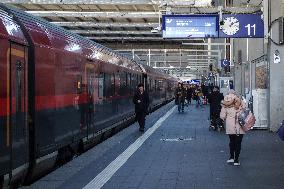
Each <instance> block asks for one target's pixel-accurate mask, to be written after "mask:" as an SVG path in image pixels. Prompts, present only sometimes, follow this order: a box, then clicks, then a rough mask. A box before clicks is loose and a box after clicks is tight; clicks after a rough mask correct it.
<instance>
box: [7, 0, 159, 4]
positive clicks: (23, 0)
mask: <svg viewBox="0 0 284 189" xmlns="http://www.w3.org/2000/svg"><path fill="white" fill-rule="evenodd" d="M2 2H3V3H16V4H46V5H50V4H61V5H63V4H76V5H77V4H84V5H93V4H97V5H106V4H109V5H141V4H154V3H156V2H153V1H152V0H88V1H82V0H2Z"/></svg>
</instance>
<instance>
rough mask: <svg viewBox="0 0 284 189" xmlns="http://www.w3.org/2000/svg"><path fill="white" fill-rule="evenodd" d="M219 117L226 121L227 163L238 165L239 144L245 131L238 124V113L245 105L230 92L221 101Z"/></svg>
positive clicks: (232, 91)
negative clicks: (228, 151)
mask: <svg viewBox="0 0 284 189" xmlns="http://www.w3.org/2000/svg"><path fill="white" fill-rule="evenodd" d="M221 104H222V109H221V113H220V117H221V119H222V120H224V121H226V134H227V135H228V136H229V139H230V143H229V147H230V158H229V159H228V160H227V163H229V164H231V163H233V164H234V165H236V166H238V165H240V161H239V156H240V152H241V144H242V139H243V135H244V134H245V131H244V130H243V129H242V127H241V126H240V124H239V123H238V113H239V112H240V111H241V110H242V109H243V108H245V103H243V101H242V100H241V99H240V98H239V97H238V96H237V95H236V93H235V91H234V90H230V91H229V93H228V95H226V96H225V98H224V100H223V101H222V103H221Z"/></svg>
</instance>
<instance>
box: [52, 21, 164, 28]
mask: <svg viewBox="0 0 284 189" xmlns="http://www.w3.org/2000/svg"><path fill="white" fill-rule="evenodd" d="M51 23H52V24H56V25H58V26H65V27H113V28H117V27H119V28H120V27H125V28H134V27H138V28H147V27H158V26H159V23H153V22H152V23H151V22H149V23H139V22H138V23H135V22H132V23H128V22H115V23H105V22H51Z"/></svg>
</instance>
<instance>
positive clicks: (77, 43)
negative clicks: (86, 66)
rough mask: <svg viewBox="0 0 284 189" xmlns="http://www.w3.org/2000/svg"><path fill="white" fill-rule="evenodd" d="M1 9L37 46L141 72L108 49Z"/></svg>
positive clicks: (25, 15) (30, 18)
mask: <svg viewBox="0 0 284 189" xmlns="http://www.w3.org/2000/svg"><path fill="white" fill-rule="evenodd" d="M1 7H2V9H4V11H7V12H8V14H9V13H11V14H12V15H13V16H15V17H16V18H17V19H18V20H19V21H20V22H21V23H22V24H23V25H24V27H25V28H26V29H27V31H28V33H29V35H30V36H31V38H32V40H33V43H35V44H39V45H41V46H46V47H49V48H54V49H57V50H61V51H67V52H70V53H76V54H80V55H81V56H85V57H86V58H87V59H89V60H91V61H96V60H101V61H103V62H109V63H111V64H116V65H119V66H122V67H126V68H128V69H132V70H135V71H139V72H141V69H140V67H139V66H138V64H136V63H135V62H134V61H132V60H130V59H128V58H127V57H125V56H123V55H122V54H119V53H117V52H115V51H113V50H111V49H110V48H108V47H105V46H103V45H101V44H99V43H96V42H94V41H92V40H89V39H87V38H84V37H82V36H80V35H78V34H75V33H72V32H70V31H68V30H65V29H64V28H62V27H59V26H56V25H54V24H51V23H49V22H48V21H46V20H44V19H42V18H39V17H35V16H33V15H31V14H28V13H26V12H23V11H21V10H17V9H14V8H12V7H9V6H6V5H4V4H1V3H0V8H1ZM2 12H3V11H2ZM10 17H11V16H10Z"/></svg>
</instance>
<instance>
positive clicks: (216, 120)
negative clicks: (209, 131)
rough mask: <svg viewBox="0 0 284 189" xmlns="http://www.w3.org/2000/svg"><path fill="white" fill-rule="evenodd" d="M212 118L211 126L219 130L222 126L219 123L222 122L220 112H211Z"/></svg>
mask: <svg viewBox="0 0 284 189" xmlns="http://www.w3.org/2000/svg"><path fill="white" fill-rule="evenodd" d="M210 118H211V125H212V126H214V127H215V128H217V126H218V124H220V123H219V122H220V111H213V112H210ZM219 126H221V125H219Z"/></svg>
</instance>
